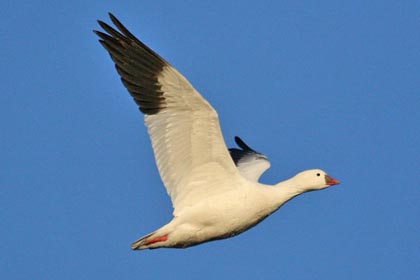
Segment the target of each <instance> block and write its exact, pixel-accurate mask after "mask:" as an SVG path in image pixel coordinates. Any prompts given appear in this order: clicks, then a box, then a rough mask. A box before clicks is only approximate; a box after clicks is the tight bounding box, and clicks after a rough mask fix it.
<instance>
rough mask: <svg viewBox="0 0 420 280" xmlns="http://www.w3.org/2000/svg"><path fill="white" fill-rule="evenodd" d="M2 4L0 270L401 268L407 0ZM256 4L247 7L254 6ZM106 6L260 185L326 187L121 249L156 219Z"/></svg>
mask: <svg viewBox="0 0 420 280" xmlns="http://www.w3.org/2000/svg"><path fill="white" fill-rule="evenodd" d="M123 2H124V3H122V1H96V2H95V3H94V2H86V1H26V2H25V1H14V2H13V1H2V2H1V4H0V14H1V17H0V18H1V28H0V38H1V43H0V53H1V56H0V65H1V67H0V72H1V75H0V88H1V93H0V107H1V110H0V129H1V132H0V133H1V136H0V209H1V211H0V238H1V242H0V278H1V279H43V280H47V279H416V277H418V276H419V275H420V269H419V263H420V252H419V251H420V238H419V237H420V235H419V233H420V225H419V216H420V208H419V198H420V193H419V189H420V186H419V179H420V171H419V170H420V151H419V143H420V2H419V1H409V0H407V1H365V0H363V1H362V0H356V1H260V2H258V1H241V2H240V1H157V0H153V1H123ZM257 2H258V4H257ZM109 11H110V12H113V13H114V14H115V15H116V16H117V17H118V18H119V19H120V20H121V21H122V22H123V23H124V24H125V25H126V26H127V27H128V28H129V29H130V30H131V31H132V32H133V33H134V34H136V35H137V36H138V37H139V38H141V39H142V40H143V41H144V42H145V43H147V44H148V45H149V46H150V47H152V48H153V49H154V50H156V51H157V52H158V53H160V54H161V55H162V56H163V57H165V58H166V59H167V60H168V61H170V62H171V63H172V64H173V65H174V66H175V67H176V68H177V69H178V70H179V71H180V72H182V73H183V74H184V75H185V76H186V77H187V78H188V79H189V80H190V81H191V83H192V84H193V85H194V86H195V87H196V88H197V89H198V90H199V91H200V92H201V93H202V94H203V95H204V96H205V97H206V98H207V99H208V100H209V102H211V104H213V106H214V107H215V108H216V109H217V110H218V112H219V116H220V119H221V125H222V129H223V132H224V135H225V139H226V141H227V143H228V145H229V146H233V137H234V136H235V135H240V136H242V137H243V138H244V139H245V141H247V142H248V143H249V144H250V145H251V146H252V147H254V148H255V149H256V150H259V151H261V152H263V153H265V154H267V155H268V156H269V158H270V160H271V162H272V168H271V169H270V170H269V172H268V173H267V174H266V175H265V176H264V177H263V181H264V182H266V183H276V182H278V181H281V180H284V179H286V178H288V177H290V176H292V175H293V174H295V173H296V172H298V171H301V170H303V169H308V168H315V167H320V168H322V169H325V170H326V171H327V172H329V173H330V174H331V175H332V176H334V177H336V178H338V179H340V180H341V181H342V184H341V185H339V186H337V187H333V188H330V189H328V190H325V191H319V192H312V193H308V194H305V195H303V196H300V197H298V198H296V199H294V200H292V201H291V202H289V203H288V204H286V205H285V206H284V207H283V208H282V209H280V210H279V211H278V212H276V213H275V214H274V215H272V216H271V217H269V218H268V219H267V220H265V221H264V222H262V223H261V224H260V225H258V226H257V227H255V228H253V229H251V230H250V231H248V232H246V233H244V234H242V235H240V236H238V237H235V238H232V239H227V240H223V241H217V242H212V243H207V244H203V245H201V246H198V247H193V248H189V249H186V250H170V249H169V250H168V249H160V250H154V251H142V252H133V251H131V250H130V243H131V242H132V241H134V240H135V239H137V238H138V237H140V236H142V235H144V234H147V233H149V232H151V231H153V230H155V229H157V228H158V227H160V226H161V225H163V224H165V223H166V222H167V221H169V220H170V218H171V212H172V209H171V204H170V200H169V198H168V196H167V195H166V192H165V189H164V188H163V186H162V183H161V181H160V178H159V175H158V172H157V169H156V167H155V164H154V160H153V154H152V150H151V147H150V143H149V138H148V135H147V133H146V129H145V127H144V125H143V119H142V116H141V115H140V113H139V112H138V109H137V108H136V106H135V105H134V103H133V102H132V100H131V98H130V97H129V95H128V93H127V92H126V90H125V89H124V88H123V86H122V84H121V83H120V81H119V78H118V75H117V73H116V71H115V70H114V66H113V64H112V62H111V60H110V58H109V56H108V54H107V53H106V52H105V50H104V49H102V47H101V46H100V45H99V44H98V42H97V39H96V38H95V35H94V34H93V33H92V29H96V28H98V27H97V24H96V19H102V20H106V21H108V22H109V20H108V18H107V12H109Z"/></svg>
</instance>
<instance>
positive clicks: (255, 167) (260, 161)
mask: <svg viewBox="0 0 420 280" xmlns="http://www.w3.org/2000/svg"><path fill="white" fill-rule="evenodd" d="M235 142H236V144H238V146H239V147H240V148H241V149H236V148H231V149H229V152H230V155H231V157H232V159H233V161H234V162H235V164H236V167H237V168H238V170H239V172H240V173H241V174H242V176H244V177H245V178H247V179H248V180H251V181H254V182H258V180H259V179H260V177H261V175H262V174H263V173H264V172H265V171H267V169H269V168H270V161H269V160H268V158H267V156H266V155H264V154H261V153H259V152H257V151H255V150H253V149H251V148H250V147H249V146H248V145H247V144H245V142H244V141H242V139H241V138H239V137H238V136H235Z"/></svg>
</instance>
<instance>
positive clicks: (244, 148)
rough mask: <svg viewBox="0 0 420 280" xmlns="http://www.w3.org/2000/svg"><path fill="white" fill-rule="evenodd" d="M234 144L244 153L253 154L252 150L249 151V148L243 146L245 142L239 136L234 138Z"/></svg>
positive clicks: (245, 145)
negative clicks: (249, 152) (250, 152)
mask: <svg viewBox="0 0 420 280" xmlns="http://www.w3.org/2000/svg"><path fill="white" fill-rule="evenodd" d="M235 142H236V144H238V146H239V147H240V148H242V149H243V150H244V151H252V152H255V151H254V150H253V149H251V147H249V146H248V145H247V144H245V142H244V141H243V140H242V139H241V138H240V137H239V136H235Z"/></svg>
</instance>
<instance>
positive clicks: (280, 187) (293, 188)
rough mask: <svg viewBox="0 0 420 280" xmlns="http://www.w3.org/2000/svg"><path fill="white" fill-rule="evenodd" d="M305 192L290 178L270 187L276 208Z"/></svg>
mask: <svg viewBox="0 0 420 280" xmlns="http://www.w3.org/2000/svg"><path fill="white" fill-rule="evenodd" d="M304 192H306V190H305V189H304V188H302V187H301V186H300V185H299V184H297V182H296V181H295V180H294V179H293V178H291V179H289V180H286V181H283V182H281V183H278V184H276V185H274V186H273V187H272V193H273V199H275V204H276V205H277V207H280V206H282V205H283V204H284V203H286V202H287V201H289V200H290V199H292V198H294V197H295V196H298V195H300V194H302V193H304Z"/></svg>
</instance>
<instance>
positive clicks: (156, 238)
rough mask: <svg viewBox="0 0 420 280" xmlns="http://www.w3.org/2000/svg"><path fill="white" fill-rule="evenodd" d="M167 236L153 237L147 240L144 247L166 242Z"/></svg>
mask: <svg viewBox="0 0 420 280" xmlns="http://www.w3.org/2000/svg"><path fill="white" fill-rule="evenodd" d="M168 236H169V234H167V235H164V236H158V237H155V238H153V239H151V240H147V241H146V244H145V245H150V244H153V243H156V242H162V241H166V240H168Z"/></svg>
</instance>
